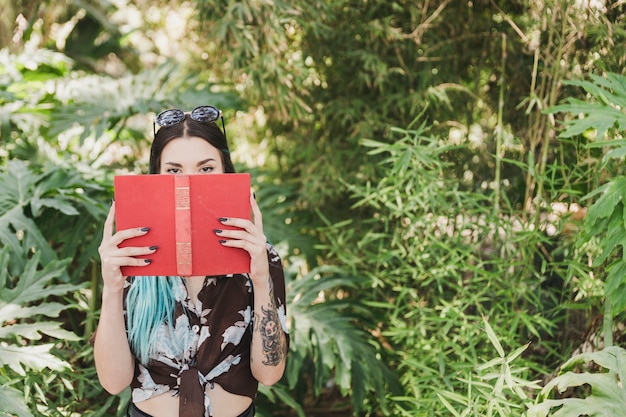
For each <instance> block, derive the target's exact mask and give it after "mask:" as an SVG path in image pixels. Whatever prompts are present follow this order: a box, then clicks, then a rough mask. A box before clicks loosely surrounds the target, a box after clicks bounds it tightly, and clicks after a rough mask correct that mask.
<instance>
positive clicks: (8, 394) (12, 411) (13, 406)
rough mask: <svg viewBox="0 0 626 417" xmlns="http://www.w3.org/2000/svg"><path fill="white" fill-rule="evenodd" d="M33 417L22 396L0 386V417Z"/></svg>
mask: <svg viewBox="0 0 626 417" xmlns="http://www.w3.org/2000/svg"><path fill="white" fill-rule="evenodd" d="M4 416H11V417H13V416H17V417H33V415H32V414H31V412H30V411H28V407H27V406H26V404H25V403H24V394H22V393H21V392H20V391H18V390H16V389H14V388H11V387H6V386H0V417H4Z"/></svg>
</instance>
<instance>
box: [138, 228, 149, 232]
mask: <svg viewBox="0 0 626 417" xmlns="http://www.w3.org/2000/svg"><path fill="white" fill-rule="evenodd" d="M140 230H141V231H142V232H147V231H148V230H150V228H149V227H142V228H141V229H140Z"/></svg>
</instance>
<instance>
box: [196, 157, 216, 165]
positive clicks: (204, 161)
mask: <svg viewBox="0 0 626 417" xmlns="http://www.w3.org/2000/svg"><path fill="white" fill-rule="evenodd" d="M211 161H215V158H207V159H205V160H203V161H200V162H198V164H197V165H196V166H200V165H204V164H206V163H207V162H211Z"/></svg>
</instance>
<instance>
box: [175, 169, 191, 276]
mask: <svg viewBox="0 0 626 417" xmlns="http://www.w3.org/2000/svg"><path fill="white" fill-rule="evenodd" d="M174 185H175V190H174V197H175V199H176V213H175V216H176V264H177V270H178V275H181V276H190V275H191V271H192V256H191V197H190V193H189V177H188V176H187V175H176V176H175V179H174Z"/></svg>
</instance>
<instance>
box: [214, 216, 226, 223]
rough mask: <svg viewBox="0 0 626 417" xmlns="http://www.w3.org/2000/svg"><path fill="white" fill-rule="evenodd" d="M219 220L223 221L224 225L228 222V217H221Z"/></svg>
mask: <svg viewBox="0 0 626 417" xmlns="http://www.w3.org/2000/svg"><path fill="white" fill-rule="evenodd" d="M217 220H219V221H221V222H222V223H224V222H226V221H228V219H227V218H226V217H219V218H218V219H217Z"/></svg>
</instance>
